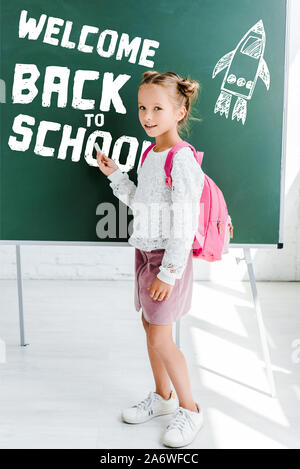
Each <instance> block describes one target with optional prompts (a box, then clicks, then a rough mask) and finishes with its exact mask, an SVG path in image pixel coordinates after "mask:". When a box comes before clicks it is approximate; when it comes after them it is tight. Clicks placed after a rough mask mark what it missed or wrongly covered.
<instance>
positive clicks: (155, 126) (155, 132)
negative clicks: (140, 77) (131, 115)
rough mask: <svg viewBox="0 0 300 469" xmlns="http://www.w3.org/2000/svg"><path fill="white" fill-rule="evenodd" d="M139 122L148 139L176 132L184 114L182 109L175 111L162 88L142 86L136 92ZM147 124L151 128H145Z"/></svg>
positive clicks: (158, 86)
mask: <svg viewBox="0 0 300 469" xmlns="http://www.w3.org/2000/svg"><path fill="white" fill-rule="evenodd" d="M138 109H139V120H140V123H141V125H142V126H143V128H144V129H145V130H146V132H147V134H148V135H149V136H150V137H157V136H159V135H161V134H163V133H165V132H168V131H169V130H174V129H175V130H176V128H177V122H178V121H180V120H181V119H182V118H183V116H184V114H185V111H184V107H183V109H181V110H176V109H175V107H174V105H173V103H172V102H171V100H170V98H169V96H168V93H167V91H166V90H165V88H164V87H163V86H160V85H153V84H151V85H150V84H149V85H148V84H147V85H142V86H141V87H140V88H139V92H138ZM147 124H148V125H150V126H151V127H147Z"/></svg>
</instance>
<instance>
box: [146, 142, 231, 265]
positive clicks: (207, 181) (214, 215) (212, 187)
mask: <svg viewBox="0 0 300 469" xmlns="http://www.w3.org/2000/svg"><path fill="white" fill-rule="evenodd" d="M155 145H156V143H152V144H151V145H150V146H149V147H148V148H146V150H145V151H144V153H143V155H142V160H141V166H142V164H143V163H144V161H145V158H146V156H147V154H148V153H149V151H150V150H151V148H153V147H154V146H155ZM185 146H188V147H190V148H191V149H192V150H193V153H194V157H195V158H196V161H197V162H198V163H199V165H200V166H201V164H202V160H203V155H204V152H203V151H196V150H195V148H194V147H193V146H192V145H190V144H189V143H188V142H185V141H181V142H178V143H176V145H174V146H173V147H172V148H171V150H170V151H169V153H168V156H167V158H166V162H165V173H166V179H165V181H166V184H167V185H168V186H169V187H172V178H171V169H172V162H173V157H174V155H175V153H176V152H177V151H178V150H180V148H182V147H185ZM230 238H233V225H232V223H231V217H230V215H229V214H228V211H227V205H226V202H225V199H224V196H223V193H222V191H221V190H220V189H219V187H218V186H217V185H216V183H215V182H214V181H213V180H212V179H211V178H210V177H208V176H207V174H205V177H204V186H203V191H202V195H201V199H200V213H199V224H198V229H197V231H196V235H195V238H194V242H193V245H192V249H193V257H196V258H198V259H203V260H205V261H208V262H214V261H219V260H221V259H222V254H227V253H228V252H229V251H228V246H229V242H230Z"/></svg>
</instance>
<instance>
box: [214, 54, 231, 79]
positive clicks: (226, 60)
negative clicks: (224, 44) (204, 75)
mask: <svg viewBox="0 0 300 469" xmlns="http://www.w3.org/2000/svg"><path fill="white" fill-rule="evenodd" d="M234 52H235V51H234V50H232V51H231V52H228V54H226V55H224V56H223V57H222V58H221V59H220V60H219V62H218V63H217V65H216V66H215V68H214V71H213V74H212V77H213V78H215V76H216V75H218V73H220V72H221V71H222V70H224V68H226V67H228V66H229V64H230V62H231V59H232V57H233V54H234Z"/></svg>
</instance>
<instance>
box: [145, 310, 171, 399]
mask: <svg viewBox="0 0 300 469" xmlns="http://www.w3.org/2000/svg"><path fill="white" fill-rule="evenodd" d="M142 321H143V326H144V329H145V331H146V337H147V348H148V355H149V360H150V364H151V368H152V372H153V376H154V381H155V385H156V389H155V392H156V393H157V394H159V395H160V396H161V397H163V398H164V399H169V397H170V394H171V383H170V377H169V375H168V373H167V371H166V368H165V365H164V363H163V361H162V359H161V358H160V356H159V354H158V353H157V352H156V350H154V349H153V348H152V347H151V345H150V342H149V334H148V332H149V322H148V321H146V319H145V318H144V315H143V313H142Z"/></svg>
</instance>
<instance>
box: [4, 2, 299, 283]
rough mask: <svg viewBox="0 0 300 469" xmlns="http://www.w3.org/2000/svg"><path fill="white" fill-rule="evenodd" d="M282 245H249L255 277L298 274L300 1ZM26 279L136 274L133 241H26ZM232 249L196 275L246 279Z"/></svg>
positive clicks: (9, 271)
mask: <svg viewBox="0 0 300 469" xmlns="http://www.w3.org/2000/svg"><path fill="white" fill-rule="evenodd" d="M291 7H292V11H291V28H290V35H291V37H290V39H291V40H290V68H289V97H288V131H287V162H286V181H285V224H284V249H281V250H274V249H272V250H269V249H266V250H261V249H259V250H255V249H253V250H251V252H252V256H253V259H254V269H255V276H256V279H257V280H281V281H282V280H298V281H299V280H300V142H299V137H300V125H299V124H300V120H299V109H300V92H299V87H300V28H299V22H300V1H299V0H292V2H291ZM21 252H22V269H23V278H25V279H29V278H30V279H57V278H62V279H118V280H119V279H132V278H133V271H134V248H133V247H92V246H76V247H71V246H66V247H63V246H26V245H24V246H22V248H21ZM242 254H243V253H242V250H241V249H232V250H231V252H230V253H229V254H227V255H226V256H224V261H222V262H221V263H218V262H217V263H214V264H212V265H210V264H209V263H207V262H203V261H199V260H194V278H195V280H210V279H211V280H214V281H216V280H219V281H220V282H222V281H224V279H228V280H238V279H246V280H247V279H248V276H247V269H246V265H245V263H244V262H241V263H240V264H237V263H236V261H235V256H240V257H243V256H242ZM15 276H16V266H15V247H14V246H4V245H0V278H2V279H3V278H10V279H12V278H15Z"/></svg>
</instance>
